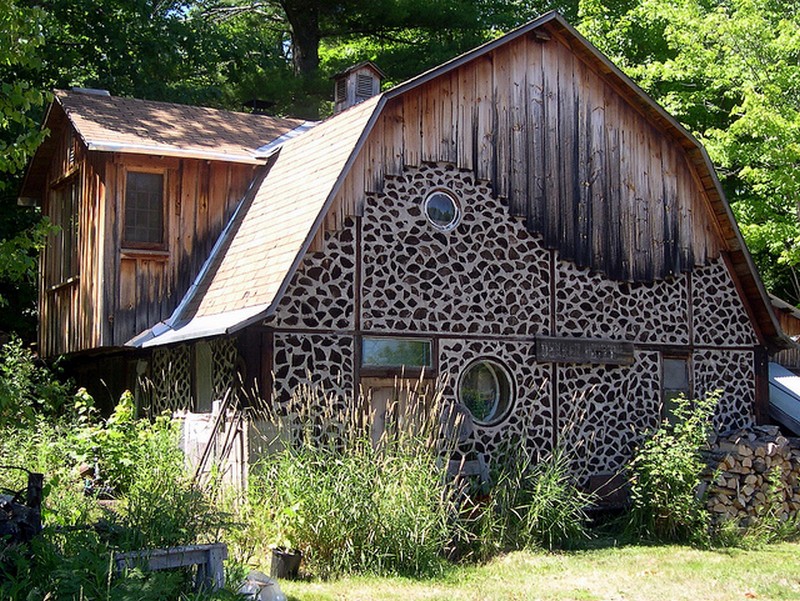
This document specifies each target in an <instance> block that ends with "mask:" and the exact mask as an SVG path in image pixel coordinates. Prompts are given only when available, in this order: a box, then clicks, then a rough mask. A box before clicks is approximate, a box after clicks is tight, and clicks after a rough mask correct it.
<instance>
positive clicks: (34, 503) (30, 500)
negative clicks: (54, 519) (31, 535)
mask: <svg viewBox="0 0 800 601" xmlns="http://www.w3.org/2000/svg"><path fill="white" fill-rule="evenodd" d="M43 485H44V474H37V473H34V472H31V473H29V474H28V492H27V495H26V499H25V504H26V505H27V506H28V507H29V508H30V509H31V511H32V515H31V518H32V520H33V521H32V523H31V526H33V527H34V532H36V533H38V532H41V531H42V487H43Z"/></svg>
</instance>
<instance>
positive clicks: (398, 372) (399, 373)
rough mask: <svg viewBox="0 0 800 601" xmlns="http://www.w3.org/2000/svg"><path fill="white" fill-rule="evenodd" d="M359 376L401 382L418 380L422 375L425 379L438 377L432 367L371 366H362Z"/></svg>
mask: <svg viewBox="0 0 800 601" xmlns="http://www.w3.org/2000/svg"><path fill="white" fill-rule="evenodd" d="M360 374H361V376H362V377H368V378H394V377H397V378H402V379H403V380H418V379H419V378H420V376H422V375H424V376H425V378H426V379H427V378H436V377H437V376H438V373H437V370H435V369H433V368H432V367H425V368H424V369H423V368H421V367H375V366H371V365H362V366H361V370H360Z"/></svg>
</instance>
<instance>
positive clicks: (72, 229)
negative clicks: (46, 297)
mask: <svg viewBox="0 0 800 601" xmlns="http://www.w3.org/2000/svg"><path fill="white" fill-rule="evenodd" d="M79 206H80V178H79V177H78V176H77V175H73V176H72V177H70V178H69V179H68V180H67V181H65V182H63V183H62V184H61V185H59V186H58V187H57V188H55V189H54V190H53V204H52V212H51V214H50V219H51V220H52V222H53V224H54V225H55V226H57V227H56V229H55V230H54V232H53V234H52V238H51V242H50V248H51V249H52V253H53V254H52V256H53V257H54V259H55V265H53V268H54V269H53V272H52V273H53V275H52V276H51V278H52V279H51V280H50V281H49V282H48V283H49V284H50V285H56V284H60V283H62V282H66V281H67V280H68V279H70V278H71V277H74V276H76V275H78V228H79V221H78V208H79Z"/></svg>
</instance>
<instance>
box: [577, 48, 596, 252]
mask: <svg viewBox="0 0 800 601" xmlns="http://www.w3.org/2000/svg"><path fill="white" fill-rule="evenodd" d="M573 73H574V79H573V81H574V85H575V91H574V96H575V117H576V119H575V122H576V127H577V132H576V138H577V143H576V146H575V151H574V155H575V159H576V163H577V165H576V170H577V182H576V187H575V234H574V235H575V261H576V262H577V263H578V265H581V266H582V267H586V266H589V265H591V264H592V229H591V228H592V214H591V200H592V198H591V178H592V175H591V171H592V166H591V164H590V162H591V159H592V138H591V133H592V129H591V119H592V109H593V108H594V104H595V100H594V98H593V95H592V90H591V87H590V82H589V74H588V72H587V69H586V67H585V66H584V65H583V64H582V63H581V62H579V61H576V62H575V66H574V70H573Z"/></svg>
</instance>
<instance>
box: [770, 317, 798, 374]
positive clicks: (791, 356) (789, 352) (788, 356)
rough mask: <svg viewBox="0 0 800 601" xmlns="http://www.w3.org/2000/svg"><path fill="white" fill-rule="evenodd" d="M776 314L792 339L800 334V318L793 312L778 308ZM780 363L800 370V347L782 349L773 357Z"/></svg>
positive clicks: (793, 369)
mask: <svg viewBox="0 0 800 601" xmlns="http://www.w3.org/2000/svg"><path fill="white" fill-rule="evenodd" d="M775 314H776V316H777V318H778V322H779V323H780V324H781V329H782V330H783V332H784V334H786V335H787V336H789V337H790V338H792V339H796V337H798V336H800V319H798V318H797V317H796V316H795V315H794V314H793V313H792V312H790V311H787V310H781V309H778V308H776V311H775ZM771 360H772V361H775V362H777V363H780V364H781V365H783V366H784V367H785V368H787V369H790V370H792V371H793V372H800V348H796V347H795V348H790V349H786V350H782V351H780V352H778V353H775V355H774V356H773V357H772V359H771Z"/></svg>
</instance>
